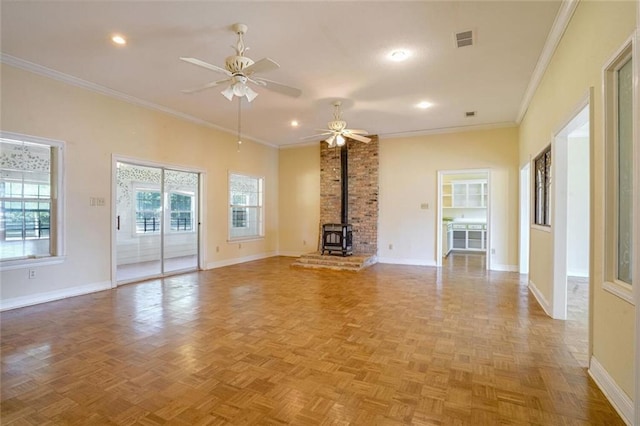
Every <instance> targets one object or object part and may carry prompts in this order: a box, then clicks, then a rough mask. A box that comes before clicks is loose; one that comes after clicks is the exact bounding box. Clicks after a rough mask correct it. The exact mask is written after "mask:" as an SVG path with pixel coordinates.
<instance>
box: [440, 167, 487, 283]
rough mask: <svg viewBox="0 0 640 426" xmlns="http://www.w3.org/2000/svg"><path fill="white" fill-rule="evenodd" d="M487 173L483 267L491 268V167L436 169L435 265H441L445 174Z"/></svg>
mask: <svg viewBox="0 0 640 426" xmlns="http://www.w3.org/2000/svg"><path fill="white" fill-rule="evenodd" d="M481 173H485V174H486V175H487V230H486V247H485V248H486V251H485V254H486V255H485V260H486V262H485V268H486V270H487V271H488V270H490V269H491V248H492V246H493V245H492V244H491V239H492V232H491V169H458V170H438V178H437V180H436V181H437V183H436V185H437V197H438V198H437V203H438V210H437V214H436V266H437V267H441V266H442V238H443V235H442V217H443V215H442V181H443V177H444V176H445V175H464V174H474V175H477V174H481Z"/></svg>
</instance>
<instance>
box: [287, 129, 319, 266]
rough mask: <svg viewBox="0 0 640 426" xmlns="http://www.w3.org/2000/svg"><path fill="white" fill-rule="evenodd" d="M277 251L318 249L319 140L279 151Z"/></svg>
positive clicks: (295, 253)
mask: <svg viewBox="0 0 640 426" xmlns="http://www.w3.org/2000/svg"><path fill="white" fill-rule="evenodd" d="M279 182H280V190H279V195H280V199H279V206H280V208H279V218H280V221H279V223H280V226H279V242H280V244H279V249H280V254H282V255H287V256H299V255H301V254H303V253H309V252H313V251H317V249H318V242H319V236H318V235H319V230H320V143H319V142H318V143H317V144H314V145H310V146H304V147H300V148H286V149H281V150H280V170H279Z"/></svg>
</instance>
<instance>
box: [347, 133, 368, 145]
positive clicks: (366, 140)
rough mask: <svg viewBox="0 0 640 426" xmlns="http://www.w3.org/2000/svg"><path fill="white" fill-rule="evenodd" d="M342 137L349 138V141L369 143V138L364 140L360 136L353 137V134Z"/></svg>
mask: <svg viewBox="0 0 640 426" xmlns="http://www.w3.org/2000/svg"><path fill="white" fill-rule="evenodd" d="M344 136H345V137H347V138H349V139H353V140H356V141H359V142H364V143H369V142H371V138H366V137H364V136H360V135H355V134H353V133H344Z"/></svg>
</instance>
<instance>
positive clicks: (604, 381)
mask: <svg viewBox="0 0 640 426" xmlns="http://www.w3.org/2000/svg"><path fill="white" fill-rule="evenodd" d="M588 371H589V376H591V378H592V379H593V381H594V382H596V384H597V385H598V387H599V388H600V390H601V391H602V393H603V394H604V396H606V397H607V399H608V400H609V402H610V403H611V405H613V408H615V410H616V411H617V412H618V414H620V417H622V420H623V421H624V422H625V423H626V424H627V425H629V426H631V425H632V424H633V402H632V401H631V398H629V395H627V394H626V393H625V392H624V391H623V390H622V389H621V388H620V386H618V384H617V383H616V382H615V380H613V378H612V377H611V376H610V375H609V373H608V372H607V370H606V369H605V368H604V367H603V366H602V364H600V362H598V360H597V359H596V357H595V356H592V357H591V362H590V365H589V370H588Z"/></svg>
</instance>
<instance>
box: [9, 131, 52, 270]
mask: <svg viewBox="0 0 640 426" xmlns="http://www.w3.org/2000/svg"><path fill="white" fill-rule="evenodd" d="M61 165H62V143H61V142H57V141H50V140H46V139H41V138H34V137H29V136H24V135H17V134H13V133H5V132H2V134H0V261H2V262H3V266H12V265H19V264H20V263H21V262H22V261H24V260H25V259H42V258H48V257H54V256H61V255H62V238H61V235H62V229H61V225H59V224H61V223H62V220H61V217H62V205H63V203H61V202H60V200H61V190H60V189H61V187H62V173H61Z"/></svg>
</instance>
